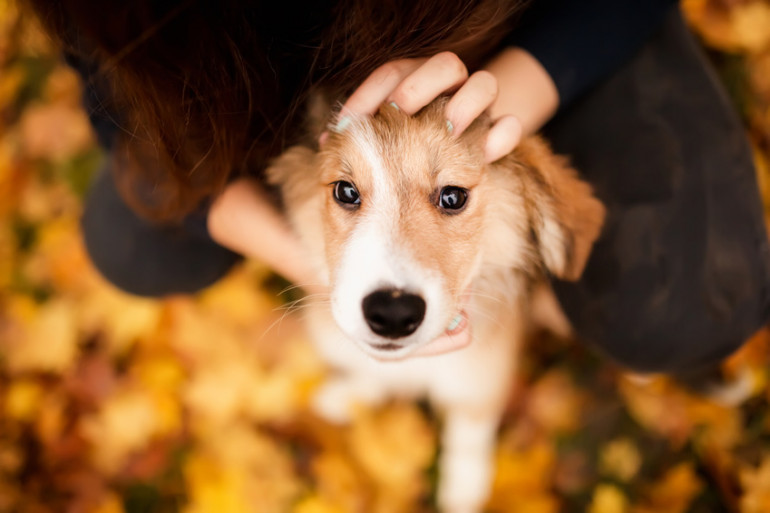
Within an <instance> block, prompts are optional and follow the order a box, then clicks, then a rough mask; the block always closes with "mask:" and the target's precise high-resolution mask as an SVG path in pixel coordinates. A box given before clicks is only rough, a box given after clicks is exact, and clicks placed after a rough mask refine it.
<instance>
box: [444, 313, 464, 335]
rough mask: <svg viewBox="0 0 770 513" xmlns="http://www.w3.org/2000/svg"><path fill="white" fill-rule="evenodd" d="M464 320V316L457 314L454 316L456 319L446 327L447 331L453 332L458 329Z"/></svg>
mask: <svg viewBox="0 0 770 513" xmlns="http://www.w3.org/2000/svg"><path fill="white" fill-rule="evenodd" d="M462 320H463V316H462V314H459V313H458V314H457V315H455V316H454V319H452V322H450V323H449V326H447V327H446V330H447V331H453V330H454V329H455V328H457V327H458V326H459V325H460V323H461V322H462Z"/></svg>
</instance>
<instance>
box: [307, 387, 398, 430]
mask: <svg viewBox="0 0 770 513" xmlns="http://www.w3.org/2000/svg"><path fill="white" fill-rule="evenodd" d="M386 398H387V390H386V389H385V387H384V386H383V385H382V384H381V383H377V382H374V381H370V380H366V379H360V378H358V377H351V376H338V377H335V378H332V379H330V380H329V381H327V382H326V383H324V384H323V385H321V388H320V389H319V390H318V391H317V392H316V394H315V396H314V397H313V402H312V408H313V411H314V412H315V413H316V414H317V415H318V416H319V417H321V418H323V419H325V420H326V421H328V422H331V423H333V424H347V423H348V422H350V420H351V417H352V412H353V405H354V404H366V405H370V406H373V405H376V404H380V403H382V402H383V401H384V400H385V399H386Z"/></svg>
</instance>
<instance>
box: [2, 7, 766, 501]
mask: <svg viewBox="0 0 770 513" xmlns="http://www.w3.org/2000/svg"><path fill="white" fill-rule="evenodd" d="M683 8H684V10H685V12H686V15H687V17H688V19H689V21H690V22H691V24H692V26H693V29H694V30H695V32H696V33H697V34H698V35H699V36H700V37H701V39H702V41H703V43H704V45H705V47H706V48H707V50H708V52H709V54H710V55H711V57H712V59H713V62H714V64H715V67H716V69H717V70H718V71H719V73H720V75H721V76H722V77H723V79H724V81H725V84H726V85H727V87H728V89H729V91H730V93H731V95H732V97H733V99H734V101H735V104H736V106H737V108H738V109H739V111H740V112H741V114H742V116H743V119H744V120H745V126H746V130H747V133H748V135H749V138H750V140H751V143H752V147H753V149H754V155H755V160H756V164H757V172H758V180H759V183H760V186H761V189H762V193H763V196H764V199H765V204H766V205H770V165H769V164H768V162H770V3H768V2H766V1H762V0H685V1H684V2H683ZM102 159H103V155H102V154H101V153H100V150H99V149H98V148H97V147H96V146H95V143H94V136H93V134H92V133H91V130H90V126H89V124H88V120H87V118H86V116H85V114H84V113H83V111H82V109H81V107H80V84H79V82H78V78H77V76H76V75H75V74H74V73H73V72H72V71H71V70H69V69H68V68H67V67H66V66H64V65H63V64H62V62H61V60H60V59H59V56H58V55H57V52H56V49H55V48H54V46H53V45H52V44H51V42H50V41H49V40H48V39H47V38H46V36H45V35H44V34H43V33H42V32H41V31H40V28H39V27H38V25H37V24H36V23H35V21H34V20H33V19H32V18H31V17H29V16H27V15H25V14H24V13H22V12H20V10H19V8H18V6H17V5H16V4H15V3H14V2H13V1H11V0H0V512H35V513H38V512H39V513H43V512H68V513H119V512H128V513H138V512H143V513H147V512H172V511H173V512H176V511H182V512H186V513H229V512H233V513H239V512H257V513H270V512H276V513H277V512H293V513H347V512H365V513H370V512H374V513H377V512H382V513H398V512H420V511H425V512H427V511H433V510H434V504H433V497H434V492H435V477H436V476H435V460H436V453H437V450H438V447H437V430H438V420H437V419H436V417H435V415H434V413H433V412H431V411H430V409H429V408H428V407H426V406H425V405H423V404H411V403H393V404H390V405H388V406H387V407H383V408H379V409H376V410H368V409H363V408H361V409H359V410H357V412H356V415H355V421H354V422H353V423H352V424H351V425H350V426H347V427H333V426H330V425H328V424H325V423H324V422H322V421H320V420H319V419H317V418H315V417H314V416H313V415H312V414H311V413H310V412H309V411H308V408H307V403H308V398H309V396H310V395H311V394H312V391H313V390H314V388H315V387H316V386H317V384H318V383H319V382H320V381H321V380H322V379H323V377H324V372H325V369H324V367H323V365H322V364H321V362H320V361H319V360H318V359H317V358H316V356H315V355H314V354H313V351H312V349H311V348H310V346H309V345H308V343H307V339H306V336H305V335H304V334H303V332H302V330H301V328H300V327H299V326H298V325H297V321H296V319H295V318H294V316H291V315H286V312H287V310H288V307H287V306H286V305H285V304H284V301H283V300H282V296H281V295H280V294H279V293H278V292H279V290H278V287H277V286H276V285H274V283H275V280H274V279H272V278H271V276H270V275H269V273H267V272H266V270H264V269H262V268H261V267H260V266H259V265H257V264H254V263H247V264H244V265H242V266H240V267H239V268H238V269H236V270H235V271H234V272H233V273H232V274H231V275H230V276H228V277H227V278H226V279H224V280H223V281H222V282H221V283H218V284H217V285H216V286H214V287H212V288H211V289H209V290H207V291H205V292H203V293H202V294H199V295H197V296H195V297H172V298H168V299H165V300H162V301H152V300H146V299H138V298H135V297H130V296H127V295H125V294H122V293H120V292H118V291H116V290H115V289H114V288H112V287H111V286H109V285H108V284H106V283H105V282H104V281H103V280H102V279H101V278H100V277H99V276H98V275H97V274H96V273H95V271H94V270H93V269H92V268H91V266H90V265H89V263H88V260H87V258H86V256H85V254H84V250H83V246H82V241H81V238H80V234H79V231H78V217H79V214H80V209H81V200H82V197H83V194H84V192H85V190H86V188H87V184H88V183H89V180H90V177H91V176H92V175H93V174H94V172H95V171H96V170H97V169H98V168H99V166H100V163H101V161H102ZM768 212H770V210H768ZM769 342H770V337H769V336H768V331H767V330H764V331H762V332H760V333H759V334H757V335H756V336H755V337H754V338H753V339H752V340H751V341H749V343H748V344H747V345H746V346H745V348H744V349H743V350H742V351H740V353H739V354H737V355H735V356H734V357H733V358H732V359H731V360H730V361H729V362H728V363H727V366H726V368H727V371H728V372H733V373H737V372H746V371H747V370H748V375H749V376H750V378H751V381H752V386H753V387H754V396H753V397H752V399H750V400H749V401H748V402H747V403H746V404H744V405H743V406H741V407H739V408H729V407H723V406H719V405H716V404H714V403H711V402H708V401H706V400H704V399H701V398H698V397H694V396H692V395H690V394H688V393H687V392H686V391H684V390H682V389H681V388H678V387H677V386H675V385H674V384H673V383H671V382H670V381H668V380H666V379H665V378H657V379H653V380H651V381H649V382H647V383H645V384H638V383H634V382H633V381H630V380H628V379H626V378H624V377H623V375H622V374H621V373H620V372H619V370H618V369H616V368H614V367H612V366H610V365H609V364H607V363H606V362H603V361H601V360H600V359H599V358H597V357H596V356H595V355H593V354H592V353H591V352H590V351H588V350H586V349H585V348H583V347H581V346H578V345H576V344H574V343H572V342H571V341H568V340H560V339H557V338H554V337H551V336H548V335H542V336H541V339H540V340H538V341H537V344H532V346H531V351H530V352H529V353H528V355H527V358H526V362H525V365H524V371H523V373H522V375H521V376H520V378H519V381H518V383H517V387H516V388H517V390H516V393H515V394H514V397H513V399H512V401H511V404H510V409H509V414H508V416H507V417H506V420H505V422H504V425H503V426H502V428H501V432H500V441H499V445H498V448H497V452H496V461H497V475H496V478H495V485H494V493H493V496H492V498H491V499H490V502H489V511H491V512H510V511H517V512H523V513H555V512H557V511H558V512H560V511H565V512H573V511H574V512H584V511H587V512H590V513H624V512H628V513H646V512H655V513H685V512H710V513H713V512H722V511H724V512H744V513H755V512H756V513H760V512H768V511H770V444H769V443H768V442H770V407H769V406H768V401H769V400H770V394H768V390H767V386H766V384H767V375H768V370H770V366H769V364H770V359H769V358H768V343H769Z"/></svg>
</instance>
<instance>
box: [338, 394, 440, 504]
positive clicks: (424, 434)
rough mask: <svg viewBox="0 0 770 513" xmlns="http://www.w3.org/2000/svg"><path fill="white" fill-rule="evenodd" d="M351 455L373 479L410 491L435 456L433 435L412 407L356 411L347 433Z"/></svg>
mask: <svg viewBox="0 0 770 513" xmlns="http://www.w3.org/2000/svg"><path fill="white" fill-rule="evenodd" d="M350 443H351V450H352V452H353V455H354V456H355V458H356V459H357V460H358V462H360V463H361V465H362V466H363V467H364V468H365V469H366V471H367V472H368V473H369V475H371V476H372V477H373V478H374V479H376V480H378V481H379V482H381V483H383V484H386V485H389V486H392V487H393V488H395V489H398V488H403V489H409V488H413V487H414V485H415V484H416V483H419V482H421V481H422V479H421V477H422V472H423V471H424V470H425V469H426V468H427V467H428V465H429V464H430V462H431V461H432V459H433V455H434V453H435V450H436V447H435V435H434V432H433V431H432V430H431V428H430V426H429V425H428V423H427V422H426V420H425V418H424V417H423V416H422V414H421V413H420V412H419V410H417V408H416V407H415V406H414V405H411V404H403V403H399V404H396V405H393V406H392V407H389V408H385V409H383V410H382V411H377V412H374V411H371V410H368V409H365V408H358V409H357V411H356V415H355V420H354V422H353V426H352V432H351V438H350Z"/></svg>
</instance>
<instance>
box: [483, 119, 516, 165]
mask: <svg viewBox="0 0 770 513" xmlns="http://www.w3.org/2000/svg"><path fill="white" fill-rule="evenodd" d="M521 133H522V129H521V122H520V121H519V120H518V118H517V117H516V116H511V115H508V116H503V117H501V118H500V119H498V120H497V121H496V122H495V124H494V125H493V126H492V128H491V129H490V130H489V133H488V134H487V142H486V144H485V145H484V160H485V161H486V162H494V161H496V160H498V159H501V158H502V157H504V156H506V155H508V154H509V153H510V152H512V151H513V149H514V148H515V147H516V146H517V145H518V144H519V141H521Z"/></svg>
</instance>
